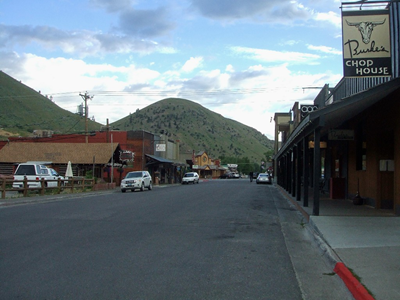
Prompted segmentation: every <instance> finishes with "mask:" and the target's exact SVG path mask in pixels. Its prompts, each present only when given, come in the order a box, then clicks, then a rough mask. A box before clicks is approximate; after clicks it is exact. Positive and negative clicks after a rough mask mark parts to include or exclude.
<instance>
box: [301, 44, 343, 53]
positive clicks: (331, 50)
mask: <svg viewBox="0 0 400 300" xmlns="http://www.w3.org/2000/svg"><path fill="white" fill-rule="evenodd" d="M307 48H308V49H310V50H315V51H319V52H324V53H328V54H334V55H342V51H341V50H337V49H335V48H332V47H328V46H313V45H308V46H307Z"/></svg>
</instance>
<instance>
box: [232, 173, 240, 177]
mask: <svg viewBox="0 0 400 300" xmlns="http://www.w3.org/2000/svg"><path fill="white" fill-rule="evenodd" d="M231 174H232V177H231V178H236V179H237V178H240V175H239V173H237V172H233V173H231Z"/></svg>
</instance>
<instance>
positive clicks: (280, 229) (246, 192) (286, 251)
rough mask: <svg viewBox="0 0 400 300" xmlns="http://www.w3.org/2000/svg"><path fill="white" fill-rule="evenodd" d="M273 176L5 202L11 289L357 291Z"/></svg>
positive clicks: (57, 292) (72, 293)
mask: <svg viewBox="0 0 400 300" xmlns="http://www.w3.org/2000/svg"><path fill="white" fill-rule="evenodd" d="M304 222H305V221H304V220H303V219H302V216H301V215H300V214H299V213H298V212H297V211H296V209H294V208H293V207H291V206H290V205H289V204H288V202H287V201H286V200H285V199H284V198H282V197H281V195H280V194H279V192H278V191H277V189H276V188H275V187H274V186H273V185H258V184H256V183H255V182H252V183H250V182H249V181H248V180H244V179H227V180H225V179H223V180H209V181H204V182H200V184H194V185H183V186H182V185H173V186H168V187H163V188H161V187H155V188H154V189H153V190H151V191H147V190H145V191H144V192H140V191H137V192H129V191H128V192H126V193H121V192H120V191H119V190H116V191H115V192H112V193H105V194H101V193H100V194H97V195H95V196H91V197H80V195H76V197H74V198H70V199H65V200H63V201H57V202H48V203H33V204H27V205H20V206H14V207H4V208H0V226H1V231H0V299H291V300H292V299H322V298H324V299H352V298H351V296H349V295H350V294H349V293H348V291H347V290H346V288H345V286H344V284H343V283H342V282H341V281H340V279H339V278H338V276H337V275H334V274H333V273H332V270H331V269H330V268H329V267H328V266H327V264H326V263H325V261H324V259H323V258H322V257H321V254H320V253H319V251H318V249H316V246H315V245H314V244H313V243H312V241H311V237H310V235H309V234H308V233H307V230H306V229H305V225H304Z"/></svg>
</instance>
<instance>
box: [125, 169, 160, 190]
mask: <svg viewBox="0 0 400 300" xmlns="http://www.w3.org/2000/svg"><path fill="white" fill-rule="evenodd" d="M145 188H147V189H148V190H149V191H150V190H151V189H152V188H153V182H152V180H151V176H150V173H149V172H147V171H133V172H129V173H127V174H126V176H125V178H124V179H122V180H121V192H122V193H125V192H126V191H127V190H131V191H132V192H134V191H135V190H136V189H139V190H141V191H144V189H145Z"/></svg>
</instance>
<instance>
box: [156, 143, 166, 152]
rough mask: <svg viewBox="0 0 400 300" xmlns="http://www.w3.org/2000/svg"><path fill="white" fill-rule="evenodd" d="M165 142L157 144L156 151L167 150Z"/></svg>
mask: <svg viewBox="0 0 400 300" xmlns="http://www.w3.org/2000/svg"><path fill="white" fill-rule="evenodd" d="M165 149H166V147H165V144H156V151H160V152H165Z"/></svg>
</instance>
